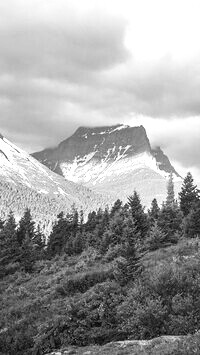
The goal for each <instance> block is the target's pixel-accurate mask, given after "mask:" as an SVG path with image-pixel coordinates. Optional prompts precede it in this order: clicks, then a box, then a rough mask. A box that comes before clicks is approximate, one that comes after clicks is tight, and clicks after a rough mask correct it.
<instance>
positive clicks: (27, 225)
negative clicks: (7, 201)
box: [17, 208, 35, 245]
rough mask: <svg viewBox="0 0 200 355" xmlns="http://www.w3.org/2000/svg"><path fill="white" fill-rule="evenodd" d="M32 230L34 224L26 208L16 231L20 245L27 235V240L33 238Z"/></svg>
mask: <svg viewBox="0 0 200 355" xmlns="http://www.w3.org/2000/svg"><path fill="white" fill-rule="evenodd" d="M34 229H35V222H34V221H33V220H32V216H31V211H30V209H29V208H27V209H26V210H25V212H24V215H23V217H22V218H21V219H20V221H19V228H18V230H17V239H18V243H19V244H20V245H22V244H23V241H24V239H25V237H26V235H27V233H28V235H29V238H30V239H33V238H34Z"/></svg>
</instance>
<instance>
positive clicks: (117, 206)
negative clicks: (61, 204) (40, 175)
mask: <svg viewBox="0 0 200 355" xmlns="http://www.w3.org/2000/svg"><path fill="white" fill-rule="evenodd" d="M83 216H84V211H82V210H81V211H78V210H77V209H76V208H75V207H74V206H73V207H72V210H71V212H69V213H67V214H66V215H64V213H63V212H61V213H59V214H58V216H57V220H56V222H55V223H54V225H53V228H52V231H51V233H50V235H49V237H48V238H47V243H46V242H45V236H44V234H43V233H42V231H41V229H40V227H39V226H36V225H35V222H34V221H33V219H32V216H31V211H30V209H28V208H27V209H26V210H25V212H24V215H23V217H22V218H21V219H20V221H19V224H18V226H17V224H16V221H15V218H14V215H13V212H12V211H11V212H10V213H9V216H8V218H7V219H6V220H5V221H2V220H1V221H0V277H4V276H5V275H7V274H9V273H13V272H15V271H16V270H18V269H23V270H24V271H25V272H28V273H31V272H33V270H34V265H35V263H36V261H37V260H40V259H52V258H54V257H55V256H56V255H62V254H66V255H69V256H71V255H78V254H80V253H82V252H83V250H85V249H87V248H88V247H93V248H95V249H97V250H98V251H99V252H100V253H101V255H104V254H105V253H109V252H110V254H114V255H116V256H119V257H120V258H121V259H120V258H119V261H118V265H117V270H116V274H117V273H118V278H119V279H121V280H122V282H124V283H125V282H128V280H129V279H131V277H133V275H134V274H135V272H136V270H137V269H139V259H140V257H141V256H142V255H144V253H146V252H148V251H153V250H156V249H159V248H164V247H166V246H169V245H170V244H176V243H177V242H178V241H179V239H180V238H181V237H182V236H186V237H187V238H194V237H196V236H200V196H199V190H198V189H197V186H196V185H195V184H194V181H193V177H192V175H191V173H188V174H187V176H186V177H185V179H184V181H183V184H182V188H181V191H180V193H179V201H176V199H175V196H174V184H173V177H172V175H170V178H169V181H168V186H167V198H166V201H164V202H163V204H162V206H161V207H159V206H158V203H157V200H156V199H153V201H152V203H151V207H150V208H149V210H148V211H147V212H145V209H144V206H143V205H142V204H141V201H140V197H139V195H138V193H137V192H136V191H134V193H133V195H131V196H129V197H128V200H127V202H126V203H125V204H123V203H122V201H120V200H119V199H118V200H116V202H115V203H114V204H113V206H112V207H111V208H108V207H106V208H105V209H101V208H99V209H98V210H97V211H93V212H90V213H89V214H88V218H87V220H86V221H84V218H83Z"/></svg>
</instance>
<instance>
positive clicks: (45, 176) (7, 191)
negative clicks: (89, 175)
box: [0, 135, 105, 229]
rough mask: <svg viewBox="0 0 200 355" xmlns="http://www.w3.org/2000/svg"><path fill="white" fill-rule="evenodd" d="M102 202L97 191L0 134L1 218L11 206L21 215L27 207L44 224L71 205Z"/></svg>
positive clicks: (88, 206)
mask: <svg viewBox="0 0 200 355" xmlns="http://www.w3.org/2000/svg"><path fill="white" fill-rule="evenodd" d="M104 201H105V199H104V200H103V199H102V197H101V195H100V194H96V193H94V192H92V191H91V190H90V189H88V188H87V187H84V186H80V185H77V184H75V183H74V182H72V181H68V180H66V179H64V178H63V177H62V176H59V175H58V174H55V173H54V172H52V171H51V170H49V169H48V168H47V167H45V166H44V165H42V164H40V163H39V162H38V161H37V160H36V159H34V158H33V157H32V156H30V155H29V154H28V153H26V152H24V151H23V150H21V149H20V148H18V147H17V146H15V145H14V144H12V143H11V142H10V141H8V140H7V139H6V138H5V137H3V136H2V135H0V218H5V217H6V215H7V214H8V212H9V210H10V209H11V210H13V212H14V213H15V215H16V216H18V217H20V216H21V215H22V213H23V211H24V209H25V208H26V207H29V208H31V211H32V214H33V217H34V219H35V220H36V221H37V222H40V221H41V223H43V224H44V225H45V227H47V226H48V225H49V226H50V225H51V222H52V220H53V219H55V218H56V215H57V214H58V213H59V212H61V211H62V210H63V211H65V212H66V211H69V210H70V208H71V206H72V204H75V206H76V207H77V208H81V207H83V209H84V212H89V211H90V210H91V209H94V208H96V207H97V206H98V205H99V206H101V205H102V203H103V202H104ZM104 203H105V202H104ZM49 228H50V227H49ZM49 228H48V229H49Z"/></svg>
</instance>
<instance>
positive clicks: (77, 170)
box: [61, 145, 176, 186]
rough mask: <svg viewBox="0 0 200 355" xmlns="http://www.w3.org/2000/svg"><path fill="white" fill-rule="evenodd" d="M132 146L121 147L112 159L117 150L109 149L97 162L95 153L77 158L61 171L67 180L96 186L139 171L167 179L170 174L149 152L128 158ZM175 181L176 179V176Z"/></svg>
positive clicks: (64, 165)
mask: <svg viewBox="0 0 200 355" xmlns="http://www.w3.org/2000/svg"><path fill="white" fill-rule="evenodd" d="M130 147H131V145H127V146H126V147H122V146H120V147H119V151H118V155H117V156H116V158H115V159H114V160H113V159H111V157H112V153H113V151H114V150H115V149H116V147H115V146H114V147H113V148H110V149H108V151H107V154H106V156H105V157H104V158H103V159H101V160H100V161H97V160H96V159H92V158H93V157H94V155H95V152H93V153H90V154H88V155H87V156H85V157H84V158H78V157H76V158H75V159H74V161H73V162H70V163H67V162H65V163H62V164H61V170H62V172H63V175H64V177H65V178H66V179H68V180H71V181H74V182H76V183H83V184H84V183H86V184H87V185H88V186H89V185H95V184H97V183H101V182H103V181H104V180H105V179H107V178H109V179H110V178H115V177H117V176H123V175H125V174H131V173H133V172H134V171H136V170H138V169H140V170H141V169H150V170H153V171H154V172H156V173H157V174H158V176H160V178H165V179H166V178H167V177H168V176H169V174H167V173H166V172H165V171H162V170H160V169H159V166H158V164H157V162H156V159H155V158H154V157H153V156H152V155H151V154H150V153H148V152H143V153H140V154H137V155H134V156H127V154H126V153H127V151H128V149H129V148H130ZM174 178H175V180H176V177H175V176H174Z"/></svg>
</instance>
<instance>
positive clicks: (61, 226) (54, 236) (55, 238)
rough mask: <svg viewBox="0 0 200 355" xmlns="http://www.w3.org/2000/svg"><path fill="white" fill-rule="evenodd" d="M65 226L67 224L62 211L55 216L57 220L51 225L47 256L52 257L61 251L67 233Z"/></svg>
mask: <svg viewBox="0 0 200 355" xmlns="http://www.w3.org/2000/svg"><path fill="white" fill-rule="evenodd" d="M67 227H68V225H67V221H66V219H65V217H64V213H63V212H61V213H59V214H58V216H57V221H56V222H55V224H54V225H53V228H52V232H51V234H50V236H49V239H48V243H47V254H48V256H49V257H54V256H55V255H56V254H60V253H61V252H62V251H63V248H64V246H65V244H66V234H68V230H67ZM68 236H69V234H68Z"/></svg>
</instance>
